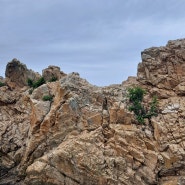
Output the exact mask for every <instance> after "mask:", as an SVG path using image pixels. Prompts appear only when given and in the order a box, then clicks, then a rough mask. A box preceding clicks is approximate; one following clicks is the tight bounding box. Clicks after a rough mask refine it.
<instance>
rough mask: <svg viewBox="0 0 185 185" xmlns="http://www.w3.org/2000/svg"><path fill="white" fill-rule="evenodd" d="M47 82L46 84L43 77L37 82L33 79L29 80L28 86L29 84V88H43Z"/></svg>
mask: <svg viewBox="0 0 185 185" xmlns="http://www.w3.org/2000/svg"><path fill="white" fill-rule="evenodd" d="M45 83H46V82H45V80H44V78H43V77H41V78H40V79H38V80H37V81H35V82H34V81H33V80H32V79H30V78H28V80H27V84H28V86H29V87H33V88H34V89H36V88H37V87H39V86H41V85H43V84H45Z"/></svg>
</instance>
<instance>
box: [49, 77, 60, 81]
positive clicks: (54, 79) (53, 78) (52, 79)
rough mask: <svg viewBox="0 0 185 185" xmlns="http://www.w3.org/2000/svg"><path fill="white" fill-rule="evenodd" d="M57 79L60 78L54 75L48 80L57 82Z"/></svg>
mask: <svg viewBox="0 0 185 185" xmlns="http://www.w3.org/2000/svg"><path fill="white" fill-rule="evenodd" d="M57 80H58V78H57V77H55V76H53V77H52V78H51V79H50V80H49V81H48V82H55V81H57Z"/></svg>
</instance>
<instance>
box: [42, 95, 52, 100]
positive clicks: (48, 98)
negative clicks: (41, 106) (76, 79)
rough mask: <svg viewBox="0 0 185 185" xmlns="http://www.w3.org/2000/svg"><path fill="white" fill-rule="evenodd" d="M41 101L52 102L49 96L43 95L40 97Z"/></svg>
mask: <svg viewBox="0 0 185 185" xmlns="http://www.w3.org/2000/svg"><path fill="white" fill-rule="evenodd" d="M42 100H43V101H52V100H53V96H51V95H45V96H43V97H42Z"/></svg>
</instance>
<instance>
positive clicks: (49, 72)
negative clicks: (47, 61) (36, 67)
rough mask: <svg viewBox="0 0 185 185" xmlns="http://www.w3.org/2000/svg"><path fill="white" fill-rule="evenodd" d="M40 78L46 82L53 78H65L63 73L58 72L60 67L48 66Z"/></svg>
mask: <svg viewBox="0 0 185 185" xmlns="http://www.w3.org/2000/svg"><path fill="white" fill-rule="evenodd" d="M42 76H43V77H44V79H45V80H46V81H49V80H51V79H54V78H55V79H60V78H62V77H64V76H66V74H65V73H64V72H63V71H60V67H58V66H48V68H46V69H44V70H43V71H42Z"/></svg>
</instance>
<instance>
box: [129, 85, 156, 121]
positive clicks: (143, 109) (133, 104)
mask: <svg viewBox="0 0 185 185" xmlns="http://www.w3.org/2000/svg"><path fill="white" fill-rule="evenodd" d="M127 91H128V100H129V107H128V110H129V111H131V112H134V114H135V117H136V119H137V121H138V122H139V123H141V124H144V123H145V119H148V121H149V123H151V118H152V117H153V116H157V115H158V109H157V105H158V101H157V97H156V96H154V97H153V98H152V101H151V103H149V105H144V103H143V98H144V95H145V94H146V91H145V90H144V89H142V88H141V87H132V88H129V89H128V90H127Z"/></svg>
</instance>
